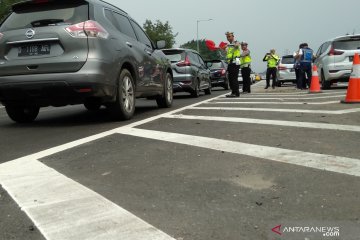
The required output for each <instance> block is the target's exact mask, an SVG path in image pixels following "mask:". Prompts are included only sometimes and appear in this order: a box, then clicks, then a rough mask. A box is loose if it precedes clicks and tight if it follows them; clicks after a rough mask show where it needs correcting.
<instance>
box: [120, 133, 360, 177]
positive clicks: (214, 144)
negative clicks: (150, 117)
mask: <svg viewBox="0 0 360 240" xmlns="http://www.w3.org/2000/svg"><path fill="white" fill-rule="evenodd" d="M118 133H120V134H125V135H131V136H136V137H141V138H147V139H154V140H160V141H166V142H172V143H178V144H184V145H189V146H192V147H201V148H206V149H211V150H218V151H224V152H229V153H236V154H241V155H246V156H251V157H256V158H262V159H267V160H272V161H275V162H281V163H288V164H294V165H298V166H303V167H309V168H314V169H320V170H326V171H330V172H336V173H342V174H347V175H352V176H357V177H360V159H354V158H346V157H340V156H334V155H326V154H318V153H311V152H303V151H296V150H288V149H282V148H275V147H267V146H261V145H254V144H248V143H241V142H235V141H228V140H222V139H216V138H208V137H200V136H195V135H186V134H178V133H171V132H160V131H153V130H144V129H136V128H126V127H124V128H119V129H118Z"/></svg>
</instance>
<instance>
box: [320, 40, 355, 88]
mask: <svg viewBox="0 0 360 240" xmlns="http://www.w3.org/2000/svg"><path fill="white" fill-rule="evenodd" d="M355 53H360V35H346V36H342V37H337V38H334V39H331V40H329V41H326V42H324V43H323V44H322V45H321V46H320V48H319V50H318V51H317V53H316V59H315V62H314V63H315V65H316V66H317V67H318V73H319V77H320V80H321V84H322V88H323V89H328V88H330V86H331V84H333V83H336V82H347V81H349V77H350V73H351V67H352V61H353V57H354V54H355Z"/></svg>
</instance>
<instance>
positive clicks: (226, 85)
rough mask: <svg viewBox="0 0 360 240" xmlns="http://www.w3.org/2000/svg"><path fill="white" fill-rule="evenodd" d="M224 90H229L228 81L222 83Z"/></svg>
mask: <svg viewBox="0 0 360 240" xmlns="http://www.w3.org/2000/svg"><path fill="white" fill-rule="evenodd" d="M224 84H225V85H224V89H225V90H229V89H230V85H229V79H225V83H224Z"/></svg>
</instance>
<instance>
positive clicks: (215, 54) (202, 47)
mask: <svg viewBox="0 0 360 240" xmlns="http://www.w3.org/2000/svg"><path fill="white" fill-rule="evenodd" d="M180 47H181V48H188V49H193V50H195V51H197V42H196V41H195V40H191V41H189V42H187V43H185V44H183V45H181V46H180ZM199 53H200V55H201V57H202V58H203V59H204V60H214V59H225V56H224V54H223V53H222V52H221V51H220V50H217V51H210V50H209V49H208V48H207V47H206V44H205V40H204V39H202V40H199Z"/></svg>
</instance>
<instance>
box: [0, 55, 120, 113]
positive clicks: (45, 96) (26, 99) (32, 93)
mask: <svg viewBox="0 0 360 240" xmlns="http://www.w3.org/2000/svg"><path fill="white" fill-rule="evenodd" d="M108 68H109V65H108V64H106V63H104V62H99V61H89V62H87V63H85V64H84V66H83V67H82V69H81V70H79V71H77V72H71V73H48V74H29V75H17V76H2V77H0V102H2V103H3V104H4V105H7V104H13V105H24V104H26V105H37V106H40V107H42V106H50V105H52V106H64V105H69V104H79V103H83V102H84V100H85V99H86V98H89V97H101V98H103V100H105V101H106V100H110V99H113V98H114V96H115V95H116V94H115V93H116V88H115V81H111V80H110V79H108V77H109V74H106V73H105V72H106V69H108Z"/></svg>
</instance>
